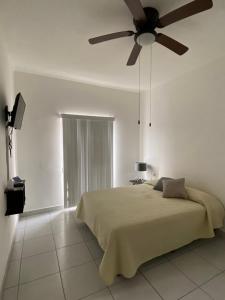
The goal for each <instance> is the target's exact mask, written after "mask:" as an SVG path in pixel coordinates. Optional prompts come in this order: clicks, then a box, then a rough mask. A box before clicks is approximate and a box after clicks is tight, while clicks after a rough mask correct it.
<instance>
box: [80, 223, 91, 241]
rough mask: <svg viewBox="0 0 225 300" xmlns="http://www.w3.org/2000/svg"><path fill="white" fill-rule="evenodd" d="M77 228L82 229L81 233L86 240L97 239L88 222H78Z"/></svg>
mask: <svg viewBox="0 0 225 300" xmlns="http://www.w3.org/2000/svg"><path fill="white" fill-rule="evenodd" d="M77 228H78V230H79V231H80V233H81V234H82V237H83V239H84V241H89V240H93V239H94V240H95V239H96V238H95V236H94V235H93V233H92V232H91V230H90V229H89V228H88V226H87V225H86V224H84V223H81V222H80V223H78V224H77Z"/></svg>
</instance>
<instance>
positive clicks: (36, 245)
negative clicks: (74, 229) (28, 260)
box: [22, 235, 55, 257]
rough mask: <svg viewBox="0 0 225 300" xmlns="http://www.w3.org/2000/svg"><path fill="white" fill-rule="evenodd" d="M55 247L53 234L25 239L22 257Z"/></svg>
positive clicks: (48, 250) (51, 249)
mask: <svg viewBox="0 0 225 300" xmlns="http://www.w3.org/2000/svg"><path fill="white" fill-rule="evenodd" d="M54 249H55V243H54V239H53V236H52V235H46V236H42V237H39V238H35V239H29V240H25V241H24V245H23V254H22V257H28V256H32V255H37V254H41V253H45V252H50V251H53V250H54Z"/></svg>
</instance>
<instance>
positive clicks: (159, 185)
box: [153, 177, 172, 192]
mask: <svg viewBox="0 0 225 300" xmlns="http://www.w3.org/2000/svg"><path fill="white" fill-rule="evenodd" d="M165 179H172V178H169V177H161V178H160V179H159V180H158V181H157V182H156V184H155V185H154V188H153V190H156V191H160V192H162V191H163V180H165Z"/></svg>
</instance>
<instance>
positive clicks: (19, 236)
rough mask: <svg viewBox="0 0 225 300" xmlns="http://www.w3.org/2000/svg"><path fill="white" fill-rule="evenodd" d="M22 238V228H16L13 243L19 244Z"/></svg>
mask: <svg viewBox="0 0 225 300" xmlns="http://www.w3.org/2000/svg"><path fill="white" fill-rule="evenodd" d="M23 238H24V228H17V230H16V234H15V242H20V241H22V240H23Z"/></svg>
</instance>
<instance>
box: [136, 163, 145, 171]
mask: <svg viewBox="0 0 225 300" xmlns="http://www.w3.org/2000/svg"><path fill="white" fill-rule="evenodd" d="M135 171H138V172H145V171H147V164H146V163H144V162H136V163H135Z"/></svg>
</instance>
